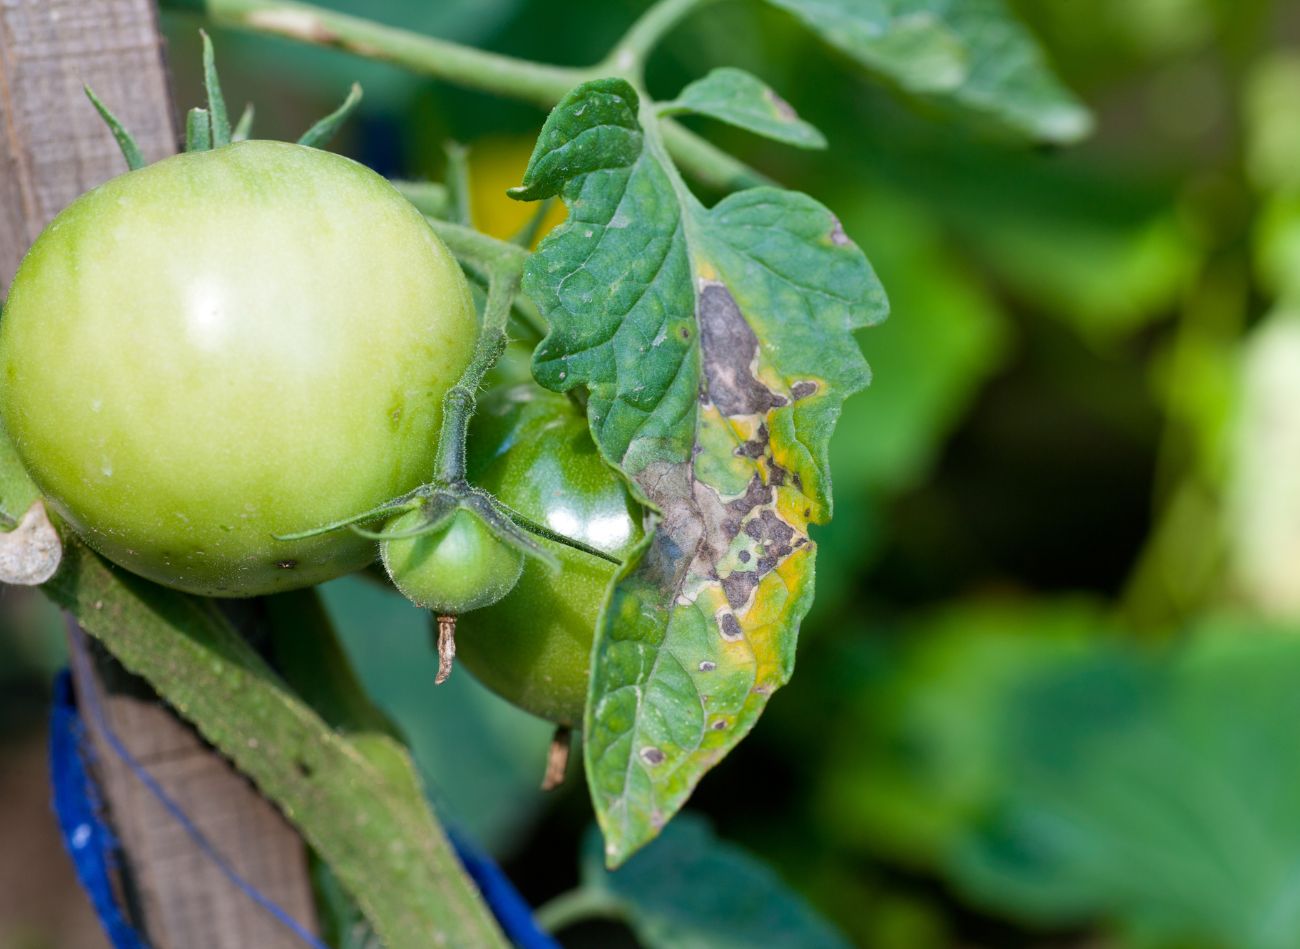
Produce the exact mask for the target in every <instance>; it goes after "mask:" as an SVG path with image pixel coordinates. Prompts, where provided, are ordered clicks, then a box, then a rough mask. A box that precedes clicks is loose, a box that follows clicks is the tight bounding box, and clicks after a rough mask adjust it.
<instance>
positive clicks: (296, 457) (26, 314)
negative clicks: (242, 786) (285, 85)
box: [0, 141, 478, 596]
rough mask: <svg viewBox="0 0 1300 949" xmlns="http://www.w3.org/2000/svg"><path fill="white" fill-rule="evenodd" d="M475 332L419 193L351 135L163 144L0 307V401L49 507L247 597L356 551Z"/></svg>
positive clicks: (102, 192)
mask: <svg viewBox="0 0 1300 949" xmlns="http://www.w3.org/2000/svg"><path fill="white" fill-rule="evenodd" d="M477 334H478V325H477V318H476V316H475V312H474V307H473V303H472V300H471V297H470V293H469V288H468V286H467V284H466V281H465V278H464V275H463V274H462V273H461V271H460V269H459V267H458V266H457V264H456V262H455V260H454V259H453V258H452V257H451V255H450V253H449V252H448V251H447V249H446V247H445V246H444V245H443V244H442V242H441V241H440V240H439V239H438V238H437V237H436V236H435V235H434V234H433V232H432V231H431V230H430V229H429V227H428V225H427V224H426V222H425V221H424V220H423V218H421V216H420V214H419V213H418V212H417V211H416V210H415V209H414V208H413V207H411V206H410V205H409V204H408V203H407V202H406V201H405V200H404V199H403V198H402V197H401V196H400V195H399V194H398V193H397V192H396V191H395V190H394V189H393V188H392V186H391V185H389V184H388V183H387V182H386V181H385V180H384V179H383V178H381V177H380V176H379V175H376V174H375V173H374V172H372V171H370V170H368V169H366V168H364V167H363V166H361V165H358V164H356V163H355V162H352V161H350V160H348V159H346V158H342V157H340V156H338V155H333V154H330V153H328V152H323V151H318V150H316V149H311V148H306V147H303V146H299V145H289V144H284V143H280V142H261V141H256V142H242V143H239V144H235V145H230V146H227V147H225V148H220V149H217V150H215V151H210V152H202V153H196V154H187V155H179V156H176V157H174V158H169V159H166V160H165V161H161V162H158V163H157V164H155V165H151V166H149V167H147V168H143V169H141V170H139V171H134V172H131V173H129V174H126V175H123V176H122V177H120V178H116V179H114V180H113V181H110V182H108V183H107V184H105V185H103V186H102V187H99V188H96V189H95V190H93V191H90V192H88V193H87V194H85V195H83V196H82V197H80V198H78V199H77V200H76V201H75V202H74V203H73V204H72V205H71V206H70V207H68V208H67V209H66V210H65V211H64V212H63V213H62V214H60V215H59V216H58V217H57V218H55V219H54V221H53V223H51V224H50V226H49V227H48V228H47V229H46V230H45V232H44V233H43V234H42V235H41V236H40V238H39V239H38V240H37V242H36V244H35V245H34V246H33V247H32V249H31V252H30V253H29V254H28V255H27V258H26V259H25V260H24V261H23V264H22V267H21V268H20V270H19V272H18V275H17V277H16V278H15V279H14V283H13V287H12V289H11V290H10V293H9V299H8V302H7V305H6V308H5V312H4V318H3V321H0V417H2V418H3V422H4V425H5V427H6V429H7V430H8V432H9V435H10V436H11V438H12V440H13V442H14V444H15V446H16V448H17V450H18V453H19V456H20V457H21V459H22V461H23V463H24V465H25V466H26V467H27V469H28V471H29V472H30V473H31V475H32V477H33V479H34V480H35V481H36V483H37V484H38V485H39V487H40V488H41V490H42V491H43V492H44V493H45V494H46V495H47V496H48V497H49V499H50V501H51V502H52V503H53V505H54V507H55V509H56V510H57V511H58V513H59V514H61V515H62V516H63V517H64V518H65V519H66V520H67V521H68V522H69V523H70V524H71V525H72V526H73V527H74V528H75V529H76V531H77V532H78V533H79V534H80V535H81V536H82V537H83V538H84V539H85V540H86V541H87V543H89V544H90V545H91V546H92V547H94V548H95V549H96V550H98V551H99V552H101V553H102V554H104V555H105V556H107V557H108V558H109V559H111V560H113V561H115V562H116V563H118V564H120V565H122V566H124V567H126V568H128V569H130V570H133V571H135V572H136V573H139V574H142V575H144V576H146V577H148V578H150V579H152V580H155V581H157V582H159V583H163V584H166V585H168V586H172V587H177V588H179V589H183V590H189V591H192V592H195V593H202V594H207V595H214V596H223V595H224V596H251V595H255V594H262V593H269V592H273V591H277V590H286V589H291V588H293V587H299V586H306V585H308V584H313V583H318V582H320V581H322V580H327V579H329V578H331V577H335V576H338V575H340V574H343V573H347V572H350V571H352V570H354V569H357V568H358V567H361V566H364V565H365V564H366V563H368V562H370V561H371V560H372V559H373V557H374V552H375V545H374V543H373V542H371V541H366V540H363V539H362V538H359V537H356V536H354V535H352V534H351V533H350V532H348V531H336V532H334V533H333V534H330V535H326V536H322V537H316V538H313V539H310V540H302V541H296V542H292V543H284V542H279V541H276V540H275V539H274V538H273V535H281V534H290V533H294V532H298V531H304V530H308V529H310V528H313V527H316V526H319V525H322V524H325V523H327V522H329V521H332V520H336V519H340V518H343V517H346V516H348V515H350V514H354V513H356V512H358V511H364V510H367V509H369V508H371V507H374V506H376V505H378V504H380V503H382V502H383V501H385V500H387V499H389V498H391V497H394V496H396V495H399V494H402V493H403V492H405V491H408V490H410V489H411V488H413V487H415V486H417V485H419V484H420V483H422V482H423V481H425V480H427V479H428V478H429V477H430V476H431V474H432V471H433V462H434V454H435V452H436V450H437V441H438V438H437V436H438V429H439V425H440V422H441V414H442V412H441V406H442V397H443V394H444V393H445V392H446V391H447V389H448V388H449V387H450V386H451V385H453V384H454V383H455V381H456V380H457V379H458V378H459V376H460V374H461V372H462V371H463V370H464V368H465V366H466V365H467V364H468V362H469V360H470V357H471V355H472V352H473V348H474V345H475V341H476V338H477Z"/></svg>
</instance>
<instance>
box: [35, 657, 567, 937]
mask: <svg viewBox="0 0 1300 949" xmlns="http://www.w3.org/2000/svg"><path fill="white" fill-rule="evenodd" d="M72 661H73V662H74V663H78V664H80V663H85V662H87V661H88V658H87V656H86V654H85V653H84V652H83V651H81V650H77V651H76V652H74V654H73V657H72ZM88 699H89V701H88V703H87V704H88V706H89V708H88V711H89V713H90V718H91V721H92V722H93V723H94V725H95V727H96V728H97V729H98V730H99V731H100V733H101V734H102V735H103V736H104V740H105V742H106V743H107V744H108V747H109V748H110V749H111V750H112V752H113V753H114V754H115V755H117V757H119V758H121V759H122V761H123V763H124V764H126V766H127V768H128V769H129V770H130V771H131V773H132V774H133V775H134V776H135V777H136V779H137V780H139V781H140V783H141V784H143V785H144V786H145V789H146V790H147V791H148V792H149V793H150V794H151V795H153V797H154V798H155V799H156V800H157V801H158V802H159V803H160V804H162V805H163V807H164V808H165V809H166V810H167V812H168V813H169V814H170V815H171V816H172V817H173V818H174V819H175V820H176V821H177V822H178V823H179V824H180V825H181V828H182V829H183V830H184V831H185V833H186V834H187V835H188V836H189V837H190V839H191V840H193V841H194V843H195V844H196V845H197V846H198V847H199V849H200V850H202V851H203V853H204V855H205V856H206V857H207V858H208V859H210V860H211V861H212V862H213V863H214V864H216V866H217V868H218V869H219V870H220V871H221V872H222V874H223V875H224V876H225V877H226V878H227V879H228V880H230V882H231V883H232V884H233V885H234V886H235V887H236V888H238V889H239V890H240V891H241V892H243V893H244V894H245V895H247V896H248V897H249V898H250V899H251V900H253V901H254V902H255V903H257V904H258V905H259V906H261V907H262V908H263V909H265V910H266V911H267V912H269V913H270V914H271V915H272V916H273V917H275V919H276V920H278V921H279V922H280V923H282V924H283V925H284V926H286V927H287V928H288V929H289V930H290V931H291V932H293V933H294V935H295V936H297V937H298V938H299V939H300V940H302V942H303V943H304V944H305V945H307V946H310V947H312V949H327V947H326V946H325V944H324V943H322V942H321V941H320V940H319V939H317V938H316V937H315V936H313V935H312V934H311V933H309V932H307V931H306V930H305V929H304V928H303V927H302V926H301V925H300V924H299V923H298V922H297V921H296V920H295V919H293V917H291V916H290V915H289V914H288V913H287V912H285V911H284V910H283V909H282V908H280V907H279V906H277V905H276V904H275V903H274V902H272V901H271V900H270V899H269V898H267V897H266V896H264V895H262V894H261V893H260V892H258V890H257V889H256V888H255V887H254V886H252V884H250V883H248V881H246V880H244V878H243V877H241V876H240V875H239V874H238V873H237V872H236V871H235V870H234V868H233V867H231V866H230V865H229V864H228V863H226V861H225V860H224V859H223V858H222V856H221V855H220V854H219V853H218V852H217V851H216V849H215V848H213V846H212V844H211V843H210V842H209V841H208V839H207V838H206V837H205V836H204V835H203V832H202V831H200V830H199V828H198V827H197V826H195V824H194V822H193V821H191V820H190V818H189V817H188V816H187V815H186V814H185V812H184V811H183V810H182V809H181V807H180V805H179V804H177V803H176V802H175V801H173V800H172V799H171V798H170V797H169V796H168V795H167V792H166V791H164V790H163V789H162V787H161V786H160V785H159V784H158V782H157V780H155V779H154V777H153V775H151V774H150V773H149V772H148V770H147V769H146V768H145V767H144V766H143V765H142V764H140V762H139V761H137V760H136V759H135V757H134V756H132V754H131V753H130V752H129V751H128V750H127V748H126V746H125V745H123V744H122V741H121V739H119V738H118V737H117V735H116V733H115V732H114V731H113V730H112V728H111V727H110V726H109V723H108V719H107V716H106V715H105V714H104V710H103V708H102V707H101V706H100V704H99V700H98V697H97V696H96V695H94V694H93V693H91V694H90V695H88ZM87 754H88V746H87V739H86V733H85V725H84V723H83V722H82V720H81V717H80V716H79V714H78V709H77V701H76V695H75V693H74V691H73V688H72V676H71V675H70V673H69V672H68V671H66V670H65V671H63V672H61V673H59V675H58V677H57V679H56V680H55V683H54V708H53V711H52V714H51V719H50V770H51V774H52V779H53V784H54V811H55V815H56V817H57V819H58V823H59V830H60V832H61V833H62V835H63V842H64V845H65V846H66V847H67V850H68V853H69V854H70V855H71V857H72V861H73V865H74V867H75V869H76V873H77V878H78V880H80V882H81V885H82V887H83V888H84V889H85V890H86V893H87V894H88V895H89V897H90V901H91V904H92V905H93V906H94V908H95V912H96V913H97V914H98V915H99V920H100V924H101V925H102V926H103V927H104V930H105V932H106V933H107V934H108V937H109V941H110V942H111V943H112V945H113V949H147V945H148V944H147V943H146V942H145V941H144V940H143V939H142V938H141V936H140V935H139V934H138V933H137V932H136V931H135V930H134V929H133V928H132V927H131V924H130V923H129V922H128V921H127V920H126V918H125V916H123V914H122V911H121V909H120V908H119V907H118V905H117V900H116V895H115V894H114V891H113V886H112V872H111V871H112V868H113V865H114V855H115V854H117V853H118V847H117V841H116V839H115V838H114V837H113V834H112V831H111V830H109V828H108V826H107V824H105V823H104V820H103V818H102V817H101V813H102V810H103V809H102V807H101V806H100V801H99V796H98V790H97V788H96V787H95V783H94V779H93V777H92V776H91V774H90V773H89V772H88V771H87V769H86V766H85V761H86V757H87ZM448 836H449V837H450V839H451V843H452V846H453V847H454V848H455V850H456V855H457V856H458V857H459V858H460V861H461V863H462V864H463V865H464V867H465V871H466V872H467V873H468V874H469V875H470V878H471V879H472V880H473V881H474V883H475V884H476V885H477V886H478V888H479V890H480V891H481V892H482V894H483V899H484V901H485V902H486V903H487V905H488V908H489V909H491V911H492V913H493V915H494V916H496V919H497V922H498V923H499V924H500V926H501V928H502V930H503V931H504V932H505V934H506V936H507V938H509V939H510V941H511V942H512V943H514V945H515V946H517V947H518V949H560V944H559V943H558V942H556V941H555V940H554V939H553V938H552V937H551V936H550V935H549V934H548V933H546V932H545V931H543V930H542V929H541V927H539V926H538V925H537V922H536V920H535V919H534V917H533V911H532V907H530V906H529V905H528V902H527V901H526V900H525V899H524V898H523V896H521V895H520V893H519V891H518V890H516V889H515V887H514V885H513V884H512V883H511V882H510V880H509V878H507V877H506V875H505V874H504V873H503V872H502V871H501V868H500V867H499V866H497V864H496V863H494V862H493V861H492V859H491V858H490V857H489V856H487V854H485V853H484V852H483V851H481V850H480V849H478V847H477V846H476V845H475V844H474V843H473V842H472V841H471V840H470V839H469V838H468V837H466V836H465V835H463V834H461V833H459V832H457V831H455V830H453V829H451V828H448Z"/></svg>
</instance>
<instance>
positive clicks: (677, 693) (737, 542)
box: [518, 79, 886, 864]
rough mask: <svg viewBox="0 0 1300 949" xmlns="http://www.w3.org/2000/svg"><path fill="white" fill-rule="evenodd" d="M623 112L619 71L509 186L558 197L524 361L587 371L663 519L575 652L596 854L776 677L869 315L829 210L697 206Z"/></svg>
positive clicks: (552, 126)
mask: <svg viewBox="0 0 1300 949" xmlns="http://www.w3.org/2000/svg"><path fill="white" fill-rule="evenodd" d="M641 111H642V107H641V104H640V102H639V100H638V97H637V94H636V92H635V91H634V90H633V89H632V87H631V86H630V85H629V84H628V83H626V82H624V81H623V80H621V79H612V80H600V81H597V82H591V83H587V84H585V85H583V86H580V87H579V88H578V89H576V90H574V92H572V93H571V94H570V95H569V96H567V97H566V98H565V99H564V101H563V102H561V104H560V105H559V106H557V108H556V109H555V111H554V112H553V113H552V114H551V116H550V118H549V119H548V120H547V123H546V127H545V128H544V129H543V132H542V135H541V138H540V140H539V142H538V146H537V150H536V151H535V152H534V154H533V158H532V161H531V162H530V164H529V168H528V171H527V173H526V174H525V179H524V185H523V188H522V189H520V191H519V192H518V193H521V194H528V195H533V196H541V195H544V194H548V193H553V192H554V190H555V189H556V188H560V190H561V193H562V195H563V197H564V200H565V203H566V204H568V206H569V217H568V220H567V221H566V222H565V224H564V225H562V226H561V227H560V228H558V229H557V230H555V231H553V232H552V233H551V234H550V235H549V236H548V237H547V238H546V240H544V241H543V242H542V245H541V247H540V248H539V249H538V252H537V253H536V254H534V255H533V256H532V257H531V258H530V259H529V261H528V265H527V270H526V272H525V277H524V287H525V289H526V290H527V292H528V294H529V295H530V296H531V297H532V299H533V300H534V301H535V302H536V303H537V304H538V306H539V307H541V309H542V310H543V312H544V313H545V314H546V316H547V318H548V319H549V320H550V323H551V331H550V334H549V335H548V336H547V337H546V339H544V340H543V341H542V343H541V344H540V345H539V346H538V348H537V350H536V352H535V353H534V359H533V372H534V375H535V376H536V377H537V379H538V381H539V382H540V383H541V384H542V385H544V386H546V387H548V388H551V389H554V390H556V391H568V390H570V389H573V388H575V387H577V386H584V387H586V389H587V390H588V392H589V398H588V403H587V408H588V420H589V422H590V425H591V430H592V435H593V437H594V438H595V440H596V444H597V445H598V446H599V448H600V450H601V453H602V454H603V455H604V456H605V458H606V459H607V460H609V461H610V462H612V463H613V464H614V465H616V466H617V467H618V468H619V469H620V470H621V471H622V472H623V473H624V474H625V475H626V476H627V477H628V479H629V480H630V482H631V483H632V484H633V486H634V488H635V490H636V491H637V492H638V493H639V494H640V496H641V497H642V499H643V500H644V501H646V502H647V503H648V504H649V505H651V506H652V507H653V508H654V509H655V510H657V511H658V513H659V518H658V524H657V528H656V529H655V530H654V531H653V533H652V534H651V535H650V537H648V539H647V541H646V542H645V543H644V544H643V545H642V546H641V548H639V550H638V551H637V552H636V553H635V554H634V555H633V557H632V558H630V560H629V561H628V562H627V563H626V564H625V566H624V568H623V570H622V571H621V572H620V574H619V576H618V578H617V580H616V582H615V585H614V588H613V590H612V592H611V598H610V600H609V602H608V603H607V604H606V609H605V611H604V614H603V617H602V621H601V623H602V626H601V629H600V630H599V631H598V636H597V639H596V644H595V647H594V650H593V654H592V676H591V685H590V691H589V694H588V700H587V717H586V721H585V732H586V743H585V754H586V761H587V775H588V781H589V782H590V785H591V790H592V796H593V799H594V801H595V806H596V812H597V816H598V818H599V820H600V824H601V827H602V828H603V830H604V832H605V836H606V842H607V856H608V857H609V859H610V862H611V863H612V864H617V863H619V862H621V861H622V860H624V859H626V858H627V856H628V855H630V854H631V853H632V852H633V851H634V850H636V849H637V847H639V846H640V845H641V844H643V843H645V842H646V841H647V840H649V839H650V838H651V837H653V836H654V835H655V834H656V833H657V832H658V830H659V828H661V827H662V826H663V825H664V823H665V822H666V821H667V820H668V819H669V817H671V816H672V814H673V813H674V812H676V811H677V810H678V809H679V808H680V807H681V805H682V803H683V802H684V801H685V800H686V798H687V797H688V796H689V794H690V792H691V790H692V788H693V787H694V786H695V784H696V783H697V782H698V781H699V779H700V777H701V776H702V775H703V774H704V772H705V771H707V770H708V769H709V768H710V767H712V766H713V765H714V764H716V763H717V762H718V761H719V760H720V759H721V758H722V757H723V756H724V755H725V754H726V753H727V752H728V751H729V750H730V749H731V748H732V747H733V746H734V745H735V744H736V742H738V741H739V740H740V738H741V737H743V736H744V735H745V733H746V732H748V730H749V729H750V728H751V727H752V726H753V724H754V722H755V720H756V719H757V717H758V715H759V713H760V712H761V711H762V709H763V706H764V705H765V704H766V702H767V697H768V696H769V695H771V693H772V692H773V691H774V690H775V689H776V688H777V687H778V686H780V685H782V684H783V683H784V682H785V681H786V680H787V679H788V677H789V675H790V672H791V669H792V666H793V662H794V647H795V640H796V638H797V634H798V628H799V623H800V621H801V620H802V618H803V616H804V614H805V613H806V612H807V610H808V607H809V605H810V603H811V600H812V577H813V556H814V554H813V544H812V543H811V542H810V541H809V539H808V525H809V523H819V522H823V521H825V520H826V519H827V518H829V516H830V507H831V498H830V472H829V468H828V462H827V444H828V441H829V438H830V434H831V429H832V428H833V426H834V424H835V420H836V418H837V417H838V416H839V412H840V406H841V404H842V402H843V400H844V398H845V397H846V396H847V395H849V394H850V393H852V392H854V391H856V390H857V389H860V388H862V387H863V386H864V385H866V383H867V380H868V377H869V374H868V371H867V366H866V363H865V361H864V360H863V358H862V356H861V353H860V352H859V349H858V344H857V342H856V341H855V340H854V338H853V335H852V331H853V330H854V329H856V328H858V327H861V326H865V325H867V324H868V323H870V322H873V321H875V320H878V319H880V318H882V317H883V316H884V314H885V311H886V303H885V297H884V292H883V290H882V289H881V287H880V284H879V282H878V281H877V280H876V277H875V274H874V273H873V272H872V270H871V267H870V266H869V265H868V263H867V261H866V258H865V257H864V256H863V255H862V252H861V251H860V250H859V249H858V248H857V246H856V245H855V244H853V242H852V241H850V240H849V238H848V237H847V236H846V235H845V234H844V231H843V229H842V228H841V227H840V224H839V221H838V220H837V219H836V218H835V216H834V215H833V214H831V213H830V212H829V211H828V210H827V209H826V208H824V207H822V206H821V205H820V204H818V203H817V202H816V201H814V200H812V199H811V198H809V197H807V196H806V195H802V194H797V193H794V192H790V191H783V190H780V189H777V188H766V187H765V188H754V189H751V190H748V191H742V192H739V193H736V194H733V195H731V196H729V197H727V198H725V199H724V200H723V201H721V202H719V203H718V204H717V205H716V206H714V207H713V208H706V207H704V206H703V205H701V204H700V203H699V202H698V201H697V200H696V199H695V197H694V196H693V195H692V194H691V193H690V192H689V191H688V190H687V189H686V187H685V185H684V184H683V183H682V181H681V178H680V177H679V175H678V174H677V170H676V169H675V168H674V167H673V166H672V164H671V162H670V161H669V160H668V159H667V158H666V157H665V155H666V153H665V151H664V149H663V146H662V144H661V143H660V141H659V139H658V129H657V125H656V123H657V119H656V118H655V116H654V114H653V112H652V110H651V107H646V108H645V109H644V112H645V114H644V115H639V112H641ZM643 123H644V124H643Z"/></svg>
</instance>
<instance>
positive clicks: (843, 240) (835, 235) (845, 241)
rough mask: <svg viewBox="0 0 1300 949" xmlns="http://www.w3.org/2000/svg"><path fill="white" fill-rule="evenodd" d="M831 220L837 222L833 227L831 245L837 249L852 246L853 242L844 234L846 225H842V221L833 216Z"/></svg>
mask: <svg viewBox="0 0 1300 949" xmlns="http://www.w3.org/2000/svg"><path fill="white" fill-rule="evenodd" d="M831 220H832V221H834V222H835V223H834V224H832V225H831V243H832V244H834V245H835V246H836V247H849V246H851V245H852V244H853V240H852V239H851V238H850V237H849V235H848V234H846V233H844V225H843V224H841V223H840V219H839V218H837V217H835V216H834V215H831Z"/></svg>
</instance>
